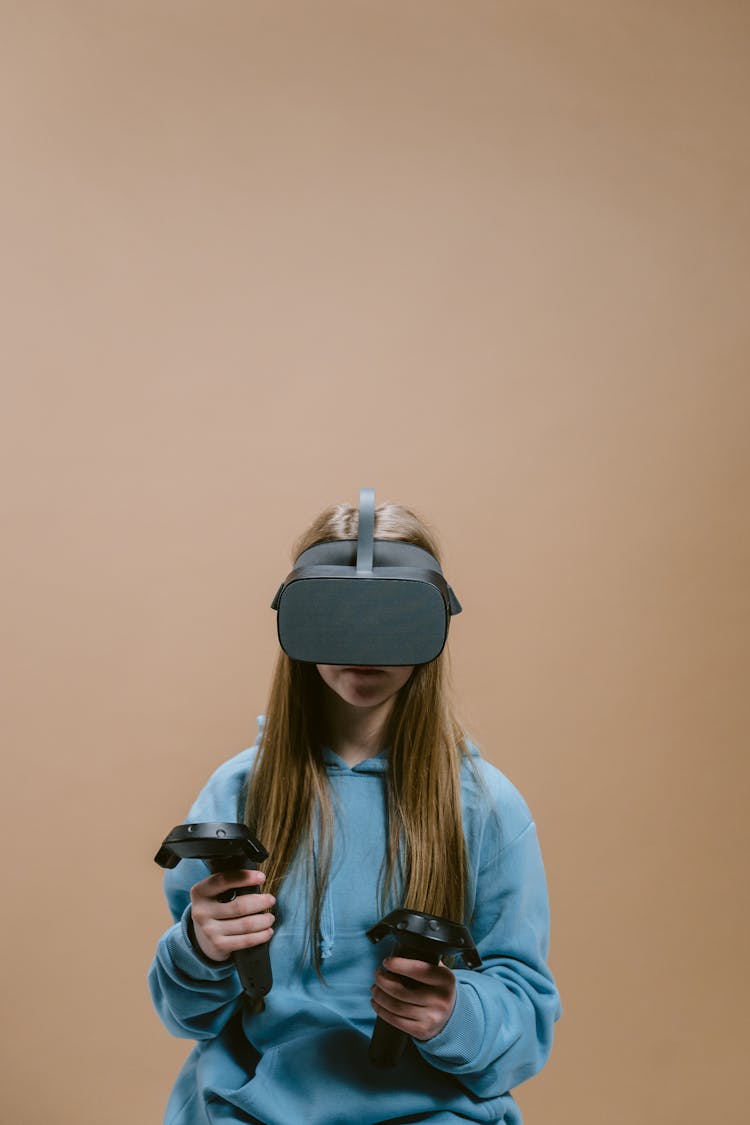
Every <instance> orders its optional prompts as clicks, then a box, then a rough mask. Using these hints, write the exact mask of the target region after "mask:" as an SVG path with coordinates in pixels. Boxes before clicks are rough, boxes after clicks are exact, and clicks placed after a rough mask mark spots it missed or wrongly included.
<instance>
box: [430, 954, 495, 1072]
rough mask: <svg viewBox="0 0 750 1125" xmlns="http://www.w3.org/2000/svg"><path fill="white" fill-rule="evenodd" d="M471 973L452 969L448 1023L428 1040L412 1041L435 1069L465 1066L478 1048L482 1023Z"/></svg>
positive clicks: (481, 1037)
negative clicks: (452, 994) (452, 995)
mask: <svg viewBox="0 0 750 1125" xmlns="http://www.w3.org/2000/svg"><path fill="white" fill-rule="evenodd" d="M471 975H472V974H471V973H470V972H466V971H464V970H461V969H459V970H456V973H455V976H456V1006H455V1007H454V1009H453V1011H452V1012H451V1015H450V1018H449V1020H448V1022H447V1023H446V1025H445V1027H444V1028H443V1029H442V1031H439V1032H438V1033H437V1035H433V1037H432V1039H426V1040H424V1041H423V1042H418V1041H416V1040H415V1046H416V1047H417V1050H418V1051H419V1053H420V1054H421V1055H422V1057H423V1058H424V1059H425V1061H426V1062H428V1063H431V1064H432V1065H433V1066H436V1067H438V1069H439V1070H450V1069H453V1068H456V1069H459V1068H463V1067H467V1066H468V1065H469V1064H470V1063H471V1062H472V1060H473V1059H475V1058H476V1057H477V1055H478V1054H479V1053H480V1051H481V1048H482V1042H483V1040H484V1035H485V1027H486V1024H485V1018H484V1011H483V1010H482V1003H481V1001H480V999H479V996H478V995H477V993H476V991H475V989H474V988H473V987H472V984H471V980H470V978H471ZM465 978H468V979H465Z"/></svg>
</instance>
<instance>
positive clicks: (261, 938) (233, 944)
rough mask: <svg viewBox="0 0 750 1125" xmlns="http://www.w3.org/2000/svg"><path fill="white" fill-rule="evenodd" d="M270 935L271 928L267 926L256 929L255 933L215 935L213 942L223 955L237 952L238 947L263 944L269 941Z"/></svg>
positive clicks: (250, 947) (243, 947)
mask: <svg viewBox="0 0 750 1125" xmlns="http://www.w3.org/2000/svg"><path fill="white" fill-rule="evenodd" d="M272 937H273V930H272V929H271V928H270V927H269V928H268V929H267V930H258V931H257V932H256V933H250V934H235V935H233V936H229V937H217V938H216V940H215V941H214V943H213V944H214V945H215V946H216V948H217V949H218V950H220V951H221V953H222V955H223V956H227V955H228V954H230V953H237V952H238V950H240V949H252V948H254V947H255V946H257V945H263V944H264V943H265V942H267V941H270V940H271V938H272Z"/></svg>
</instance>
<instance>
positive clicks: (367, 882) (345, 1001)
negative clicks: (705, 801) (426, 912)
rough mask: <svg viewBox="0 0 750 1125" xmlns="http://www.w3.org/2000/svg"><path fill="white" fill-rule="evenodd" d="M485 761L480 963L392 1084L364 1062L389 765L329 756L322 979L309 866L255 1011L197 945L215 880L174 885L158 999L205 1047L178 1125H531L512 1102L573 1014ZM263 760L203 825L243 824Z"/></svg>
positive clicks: (477, 842)
mask: <svg viewBox="0 0 750 1125" xmlns="http://www.w3.org/2000/svg"><path fill="white" fill-rule="evenodd" d="M259 725H260V727H261V729H262V718H260V719H259ZM470 750H471V755H472V761H471V762H464V763H463V764H462V766H461V784H462V802H463V827H464V834H465V837H466V841H467V846H468V854H469V863H470V888H471V901H472V903H473V906H472V912H471V915H470V920H469V929H470V931H471V934H472V936H473V938H474V942H475V944H476V947H477V950H478V951H479V954H480V956H481V958H482V961H483V964H482V967H481V969H479V970H473V971H472V970H468V969H465V968H455V970H454V971H455V976H456V981H457V990H456V991H457V996H456V1005H455V1008H454V1010H453V1013H452V1015H451V1017H450V1019H449V1020H448V1022H447V1024H446V1025H445V1027H444V1028H443V1030H442V1031H440V1032H439V1033H438V1034H437V1035H436V1036H434V1038H432V1039H429V1040H427V1041H426V1042H417V1041H416V1040H410V1041H409V1044H408V1045H407V1050H406V1052H405V1053H404V1056H403V1057H402V1060H401V1062H400V1063H399V1064H398V1066H397V1067H395V1068H393V1069H391V1070H378V1069H376V1068H374V1067H372V1066H371V1065H370V1063H369V1062H368V1058H367V1051H368V1045H369V1040H370V1036H371V1035H372V1030H373V1026H374V1023H375V1013H374V1011H373V1009H372V1007H371V1006H370V987H371V985H372V984H373V983H374V978H375V970H376V968H377V967H378V965H380V964H381V962H382V960H383V958H384V957H385V956H386V955H387V954H388V952H389V951H390V950H389V949H388V948H385V947H386V946H387V944H388V943H387V940H384V941H383V942H381V943H379V944H378V945H377V946H374V945H372V944H371V943H370V941H369V940H368V939H367V937H366V936H365V931H366V930H367V929H368V928H369V927H370V926H372V925H374V923H375V922H377V921H378V919H379V918H380V916H381V911H380V910H379V905H378V875H379V872H380V867H381V862H382V858H383V855H384V853H385V849H386V800H385V776H384V775H385V772H386V770H387V766H388V757H387V752H385V751H384V752H383V753H382V754H380V755H378V756H377V757H375V758H369V759H367V760H365V761H363V762H360V763H359V764H358V765H356V766H354V767H349V766H348V765H347V764H346V763H345V762H344V761H342V759H340V758H339V757H337V755H336V754H334V753H333V752H332V751H330V750H327V751H325V761H326V769H327V773H328V779H329V783H330V786H331V792H332V797H333V803H334V812H335V818H336V819H335V828H334V852H333V860H332V867H331V877H330V882H329V888H328V892H327V896H326V900H325V903H324V907H323V911H322V921H321V932H320V934H319V935H318V940H319V943H320V952H321V956H322V959H323V977H324V980H323V981H321V980H320V979H319V977H318V976H317V975H316V973H315V971H314V969H313V968H312V966H311V965H310V964H309V957H308V958H307V959H305V956H304V951H305V942H306V927H307V917H308V906H309V898H308V894H307V890H306V885H305V880H304V877H303V873H302V869H301V866H300V867H296V866H293V867H292V869H291V870H290V872H289V874H288V876H287V879H286V880H285V883H284V886H283V888H282V892H281V895H280V896H279V910H280V913H281V918H280V921H279V923H278V925H277V927H276V931H275V933H274V936H273V937H272V939H271V945H270V953H271V964H272V967H273V978H274V983H273V988H272V990H271V992H270V993H269V994H268V996H267V997H266V1000H265V1011H263V1012H258V1013H254V1012H251V1011H249V1010H248V1007H247V1006H246V1005H245V1004H244V1002H243V995H244V994H243V992H242V988H241V985H240V982H239V978H238V976H237V973H236V970H235V968H234V965H233V963H232V962H231V961H229V962H227V963H226V964H220V965H219V964H216V963H215V962H212V961H208V960H207V959H206V958H205V957H204V956H203V954H202V953H201V951H200V950H199V949H196V948H195V947H194V946H193V945H192V944H191V941H190V937H189V932H188V922H189V918H190V888H191V886H192V885H193V884H194V883H196V882H198V881H199V880H200V879H204V878H205V877H206V875H207V874H208V869H207V866H206V865H205V864H204V863H203V861H202V860H183V861H182V862H181V863H180V864H179V865H178V866H177V867H176V868H174V869H173V870H171V871H167V872H166V873H165V878H164V885H165V892H166V896H167V901H168V903H169V907H170V910H171V912H172V916H173V918H174V920H175V921H174V925H173V926H171V928H170V929H168V930H167V931H166V933H165V934H164V935H163V936H162V938H161V940H160V941H159V944H158V947H157V950H156V956H155V958H154V961H153V964H152V966H151V970H150V974H149V985H150V988H151V995H152V997H153V1001H154V1004H155V1006H156V1010H157V1012H158V1013H159V1016H160V1017H161V1019H162V1021H163V1023H164V1025H165V1026H166V1028H167V1030H168V1031H170V1032H171V1033H172V1034H173V1035H177V1036H181V1037H184V1038H188V1039H195V1040H196V1041H197V1042H196V1046H195V1048H194V1050H193V1051H192V1053H191V1054H190V1056H189V1057H188V1059H187V1061H186V1063H185V1065H184V1066H183V1068H182V1070H181V1072H180V1074H179V1076H178V1079H177V1082H176V1084H175V1087H174V1089H173V1091H172V1095H171V1097H170V1099H169V1103H168V1106H167V1111H166V1116H165V1119H164V1125H219V1123H229V1122H232V1123H238V1122H244V1123H248V1122H249V1123H262V1125H385V1123H386V1122H387V1123H393V1125H395V1123H397V1122H411V1121H415V1122H416V1121H420V1122H421V1121H428V1122H430V1123H432V1125H447V1123H448V1122H465V1121H485V1122H486V1121H493V1122H504V1123H505V1125H520V1122H521V1116H520V1113H519V1110H518V1106H517V1105H516V1103H515V1101H514V1100H513V1098H512V1097H511V1095H510V1093H509V1091H510V1090H511V1089H512V1088H513V1087H514V1086H517V1085H518V1084H519V1083H520V1082H523V1081H525V1079H527V1078H530V1077H531V1076H532V1075H534V1074H536V1073H537V1071H539V1070H540V1069H541V1067H542V1066H543V1065H544V1063H545V1061H546V1059H547V1056H548V1054H549V1051H550V1048H551V1046H552V1029H553V1024H554V1022H555V1021H556V1020H557V1019H558V1018H559V1015H560V1003H559V998H558V994H557V990H556V988H555V984H554V981H553V979H552V976H551V974H550V971H549V969H548V967H547V964H546V957H547V948H548V930H549V916H548V905H547V890H546V884H545V877H544V869H543V866H542V859H541V855H540V852H539V846H538V843H537V837H536V830H535V827H534V823H533V821H532V819H531V815H530V813H529V810H528V808H527V806H526V804H525V802H524V800H523V798H522V797H521V795H520V794H519V793H518V791H517V790H516V789H515V788H514V787H513V785H511V783H510V782H509V781H508V780H507V778H506V777H504V776H503V774H502V773H500V771H499V770H497V769H495V767H494V766H492V765H490V764H489V763H488V762H486V761H484V760H483V759H482V758H481V757H480V755H479V752H478V751H477V750H476V748H474V747H470ZM256 751H257V743H256V745H255V746H253V747H251V748H250V749H249V750H244V751H243V752H242V753H241V754H238V755H237V756H236V757H234V758H231V759H230V760H229V761H227V762H225V763H224V764H223V765H222V766H220V767H219V769H218V770H216V772H215V773H214V774H213V776H212V777H211V778H210V779H209V781H208V784H207V785H206V786H205V788H204V789H203V791H202V792H201V793H200V795H199V796H198V799H197V800H196V802H195V804H194V805H193V807H192V808H191V810H190V813H189V816H188V818H187V819H188V820H189V821H208V820H226V821H236V820H241V819H242V813H243V807H242V806H243V803H244V793H243V789H244V786H245V784H246V781H247V775H248V771H249V769H250V767H251V766H252V763H253V760H254V757H255V754H256ZM472 766H473V767H476V768H475V769H473V768H472Z"/></svg>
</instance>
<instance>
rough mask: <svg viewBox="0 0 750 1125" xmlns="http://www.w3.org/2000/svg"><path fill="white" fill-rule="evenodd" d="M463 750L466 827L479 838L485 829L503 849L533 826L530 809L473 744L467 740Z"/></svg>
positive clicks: (462, 785) (499, 771)
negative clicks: (479, 833) (476, 833)
mask: <svg viewBox="0 0 750 1125" xmlns="http://www.w3.org/2000/svg"><path fill="white" fill-rule="evenodd" d="M466 749H467V752H468V753H467V756H466V757H465V758H464V760H463V762H462V763H461V789H462V794H463V805H464V816H465V819H466V820H467V822H468V823H467V825H466V827H467V828H468V829H469V830H470V831H471V829H472V827H473V828H474V832H480V831H481V835H483V836H484V835H485V834H486V832H487V830H489V831H490V834H491V835H493V836H495V838H496V843H497V844H498V845H499V847H500V848H505V847H507V845H508V844H510V843H512V842H513V841H514V840H515V839H516V838H517V837H518V836H521V835H522V834H523V833H524V832H525V831H526V829H527V828H529V827H530V826H531V825H532V824H533V823H534V820H533V817H532V815H531V810H530V809H529V806H528V805H527V803H526V801H525V799H524V797H523V796H522V794H521V793H520V791H519V790H518V789H517V788H516V786H515V785H514V784H513V782H512V781H511V780H510V778H508V777H507V776H506V775H505V774H504V773H503V772H502V771H501V770H499V769H498V768H497V766H493V765H492V763H491V762H488V761H487V760H486V758H483V757H482V755H481V753H480V751H479V748H478V747H477V746H476V745H475V744H474V743H473V742H470V741H469V740H467V742H466ZM472 834H474V833H472Z"/></svg>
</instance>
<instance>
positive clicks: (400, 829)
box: [245, 504, 468, 974]
mask: <svg viewBox="0 0 750 1125" xmlns="http://www.w3.org/2000/svg"><path fill="white" fill-rule="evenodd" d="M358 525H359V511H358V509H357V508H355V507H353V506H352V505H350V504H338V505H335V506H334V507H331V508H328V509H326V510H325V511H324V512H322V513H321V514H320V515H319V516H318V518H317V519H316V520H315V522H314V523H313V524H312V526H311V527H310V528H308V530H307V531H306V532H305V534H304V535H302V536H301V538H300V539H299V540H298V542H297V543H296V545H295V548H294V552H293V556H292V558H293V559H294V558H296V557H297V555H299V554H301V552H302V551H304V550H306V549H307V548H308V547H311V546H313V545H314V544H315V543H320V542H323V541H326V540H332V539H356V537H357V529H358ZM375 536H376V538H378V539H399V540H403V541H405V542H408V543H413V544H415V545H416V546H418V547H422V548H423V549H424V550H426V551H429V552H430V553H431V554H432V555H434V556H435V557H436V558H437V557H438V547H437V543H436V540H435V537H434V534H433V533H432V532H431V531H430V530H429V529H428V528H427V526H426V525H425V524H424V523H423V522H422V521H421V520H420V519H419V518H418V517H417V516H416V515H415V514H414V513H413V512H412V511H410V510H409V509H408V508H404V507H402V506H401V505H398V504H381V505H379V506H378V507H377V509H376V512H375ZM325 736H326V732H325V729H324V718H323V687H322V681H321V679H320V676H319V674H318V671H317V669H316V667H315V665H314V664H303V663H301V662H299V661H295V660H290V658H289V657H288V656H287V655H286V653H285V652H283V651H280V652H279V656H278V659H277V663H276V668H275V672H274V676H273V681H272V684H271V691H270V697H269V701H268V706H267V709H266V723H265V727H264V729H263V733H262V736H261V739H260V744H259V749H258V754H257V757H256V760H255V763H254V766H253V769H252V771H251V774H250V778H249V784H248V793H247V803H246V808H245V822H246V823H247V824H248V825H249V827H250V828H251V830H252V831H254V832H255V833H256V835H257V836H258V838H259V839H260V840H262V841H263V843H264V845H265V846H266V848H267V849H268V851H269V853H270V854H269V859H268V860H267V861H266V863H265V864H264V865H263V867H264V870H265V872H266V883H265V886H264V890H267V891H270V893H272V894H275V895H276V896H277V898H278V906H279V908H280V918H279V922H280V924H282V925H283V881H284V876H285V875H286V873H287V871H288V869H289V866H290V864H291V862H292V860H293V859H294V857H295V855H296V854H297V853H298V851H300V849H303V850H304V852H305V853H306V855H307V877H308V886H309V887H310V888H311V892H312V893H311V895H310V914H309V919H308V925H309V930H308V941H309V947H310V950H311V953H312V959H313V964H314V966H315V969H316V970H317V972H318V973H319V974H320V972H321V959H320V951H319V948H318V941H317V934H318V932H319V929H320V921H321V910H322V903H323V898H324V894H325V890H326V887H327V884H328V879H329V875H330V867H331V856H332V852H333V808H332V804H331V797H330V793H329V788H328V777H327V774H326V768H325V764H324V762H323V758H322V754H321V748H322V746H323V745H324V742H325ZM386 738H387V743H386V744H387V745H388V746H389V756H388V768H387V771H386V775H385V777H386V791H387V810H388V848H387V852H386V855H385V857H384V861H383V867H382V869H381V877H380V884H379V885H380V907H381V909H382V910H386V909H388V908H391V907H395V906H403V907H406V908H408V909H412V910H421V911H424V912H426V913H429V914H439V915H441V916H444V917H448V918H451V919H453V920H454V921H462V920H465V918H464V915H465V913H466V906H467V904H466V896H467V882H468V874H467V871H468V860H467V855H466V845H465V840H464V835H463V828H462V821H461V787H460V780H459V769H460V763H461V760H462V758H463V757H464V756H466V755H467V753H468V752H467V749H466V745H465V739H464V734H463V731H462V730H461V728H460V726H459V724H458V722H457V720H456V718H455V715H454V712H453V708H452V706H451V704H450V703H449V699H448V692H447V684H446V669H445V656H444V653H441V655H440V656H438V657H437V659H435V660H433V661H432V662H431V663H429V664H421V665H418V666H417V667H416V668H415V670H414V672H413V674H412V676H411V677H410V678H409V680H408V681H407V683H406V684H405V685H404V687H402V688H401V690H400V692H399V694H398V697H397V699H396V703H395V706H394V708H393V711H392V712H391V716H390V720H389V725H388V730H387V731H386ZM314 850H315V855H316V862H315V863H313V853H314ZM375 921H377V919H375V918H374V919H373V923H374V922H375Z"/></svg>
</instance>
